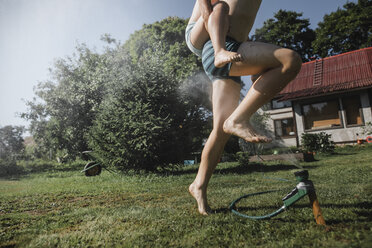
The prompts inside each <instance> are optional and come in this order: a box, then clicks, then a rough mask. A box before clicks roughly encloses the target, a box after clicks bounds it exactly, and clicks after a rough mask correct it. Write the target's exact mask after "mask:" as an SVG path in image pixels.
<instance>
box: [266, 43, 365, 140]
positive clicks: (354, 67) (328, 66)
mask: <svg viewBox="0 0 372 248" xmlns="http://www.w3.org/2000/svg"><path fill="white" fill-rule="evenodd" d="M371 103H372V47H368V48H364V49H360V50H356V51H352V52H348V53H343V54H339V55H336V56H332V57H327V58H323V59H318V60H314V61H311V62H307V63H304V64H303V65H302V68H301V71H300V72H299V74H298V75H297V77H296V78H295V79H294V80H293V81H291V82H290V83H289V84H288V85H287V86H286V87H285V88H284V89H283V90H282V91H281V92H280V93H279V94H278V95H277V97H276V98H274V99H273V100H272V101H271V103H270V105H271V106H269V107H266V111H265V112H266V113H268V114H269V115H270V120H269V121H268V125H269V126H270V128H271V130H272V131H273V133H274V134H275V136H276V138H277V139H278V140H280V139H281V140H282V141H283V142H284V144H285V145H287V146H299V145H301V144H300V142H301V135H302V134H303V133H317V132H321V131H323V132H326V133H328V134H331V135H332V140H333V141H334V142H335V143H336V144H337V143H342V144H346V143H355V142H356V141H357V139H358V138H365V137H363V135H362V127H363V126H364V125H365V124H366V123H368V122H371V121H372V111H371V106H372V105H371Z"/></svg>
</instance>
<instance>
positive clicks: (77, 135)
mask: <svg viewBox="0 0 372 248" xmlns="http://www.w3.org/2000/svg"><path fill="white" fill-rule="evenodd" d="M51 75H52V80H50V81H47V82H42V83H39V85H38V86H37V88H36V91H35V93H36V95H37V96H38V99H36V98H35V99H34V100H33V101H29V102H28V103H27V104H28V107H29V111H28V112H26V113H23V114H22V117H23V118H26V119H28V120H30V121H31V126H30V132H31V134H32V135H33V136H34V138H35V141H36V142H37V143H38V145H39V147H40V148H41V149H44V152H46V151H53V152H54V154H56V153H57V152H58V153H65V154H62V155H69V156H70V157H72V158H73V157H74V156H76V155H77V154H78V153H80V152H81V151H83V150H85V149H87V148H88V146H87V142H86V138H85V135H86V133H87V131H88V130H89V128H90V126H91V125H92V122H93V120H94V118H95V115H96V112H97V109H98V107H99V105H100V102H101V101H102V99H103V96H104V94H105V83H106V82H107V79H108V78H109V77H110V73H109V70H108V66H107V57H106V55H100V54H98V53H95V52H93V51H91V50H90V49H88V48H87V47H86V46H85V45H80V46H78V47H77V55H75V56H73V57H68V58H67V59H59V60H57V61H56V63H55V65H54V68H53V69H51ZM39 99H41V100H42V101H38V100H39Z"/></svg>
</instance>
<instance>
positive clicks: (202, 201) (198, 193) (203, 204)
mask: <svg viewBox="0 0 372 248" xmlns="http://www.w3.org/2000/svg"><path fill="white" fill-rule="evenodd" d="M189 192H190V194H191V195H192V197H194V198H195V200H196V202H197V203H198V210H199V213H200V214H202V215H208V214H210V213H211V208H210V207H209V205H208V202H207V195H206V193H205V192H203V190H201V189H199V188H198V187H196V185H195V182H194V183H192V184H191V185H190V187H189Z"/></svg>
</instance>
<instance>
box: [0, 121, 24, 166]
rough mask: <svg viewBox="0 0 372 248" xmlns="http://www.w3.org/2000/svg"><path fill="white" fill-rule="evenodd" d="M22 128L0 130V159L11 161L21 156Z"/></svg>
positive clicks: (11, 127)
mask: <svg viewBox="0 0 372 248" xmlns="http://www.w3.org/2000/svg"><path fill="white" fill-rule="evenodd" d="M24 130H25V128H24V127H23V126H10V125H9V126H5V127H2V128H0V159H6V160H9V159H10V160H12V159H15V158H16V157H19V156H21V155H23V152H24V144H23V141H24V140H23V137H22V135H23V133H24Z"/></svg>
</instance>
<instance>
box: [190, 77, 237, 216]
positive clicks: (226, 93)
mask: <svg viewBox="0 0 372 248" xmlns="http://www.w3.org/2000/svg"><path fill="white" fill-rule="evenodd" d="M240 89H241V87H240V85H239V84H237V83H235V82H234V81H232V80H229V79H225V80H216V81H214V82H213V95H212V103H213V130H212V132H211V134H210V135H209V138H208V140H207V142H206V144H205V146H204V149H203V152H202V158H201V163H200V166H199V171H198V174H197V175H196V178H195V180H194V182H193V183H192V184H191V185H190V187H189V191H190V193H191V195H192V196H193V197H194V198H195V200H196V202H197V204H198V210H199V213H201V214H203V215H207V214H208V212H209V211H210V208H209V205H208V200H207V187H208V183H209V179H210V178H211V176H212V174H213V171H214V169H215V168H216V166H217V163H218V161H219V160H220V158H221V155H222V153H223V149H224V147H225V144H226V142H227V141H228V139H229V137H230V134H227V133H225V132H224V131H223V123H224V122H225V120H226V119H227V118H228V117H229V116H230V115H231V113H232V112H233V111H234V109H235V108H236V107H237V106H238V104H239V97H240Z"/></svg>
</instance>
